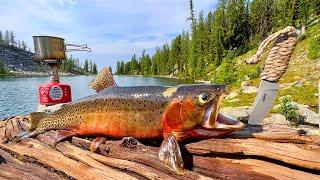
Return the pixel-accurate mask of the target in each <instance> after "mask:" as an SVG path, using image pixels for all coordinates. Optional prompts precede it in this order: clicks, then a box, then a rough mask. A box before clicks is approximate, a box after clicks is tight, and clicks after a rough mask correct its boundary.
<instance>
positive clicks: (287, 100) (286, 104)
mask: <svg viewBox="0 0 320 180" xmlns="http://www.w3.org/2000/svg"><path fill="white" fill-rule="evenodd" d="M280 101H281V104H280V108H279V110H280V113H281V114H282V115H283V116H285V117H286V119H287V120H288V121H289V122H290V123H291V125H293V126H297V125H298V124H300V123H302V122H303V121H304V119H305V117H304V116H302V115H300V113H299V112H298V107H297V106H296V105H294V104H293V103H292V98H291V96H284V97H282V98H281V99H280Z"/></svg>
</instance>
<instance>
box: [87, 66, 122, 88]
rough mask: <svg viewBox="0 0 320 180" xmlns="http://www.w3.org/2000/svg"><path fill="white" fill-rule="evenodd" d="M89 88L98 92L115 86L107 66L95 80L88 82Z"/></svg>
mask: <svg viewBox="0 0 320 180" xmlns="http://www.w3.org/2000/svg"><path fill="white" fill-rule="evenodd" d="M89 86H90V87H91V88H92V89H94V90H96V92H99V91H101V90H103V89H105V88H108V87H112V86H117V84H116V82H115V81H114V79H113V76H112V73H111V71H110V68H109V67H108V66H106V67H104V68H103V69H102V70H101V71H100V72H99V73H98V74H97V76H96V78H95V79H94V80H93V81H91V82H90V84H89Z"/></svg>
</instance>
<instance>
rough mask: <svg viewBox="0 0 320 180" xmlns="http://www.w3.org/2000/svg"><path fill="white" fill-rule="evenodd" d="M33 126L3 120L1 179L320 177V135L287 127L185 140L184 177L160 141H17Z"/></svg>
mask: <svg viewBox="0 0 320 180" xmlns="http://www.w3.org/2000/svg"><path fill="white" fill-rule="evenodd" d="M28 126H29V123H28V118H27V117H24V116H18V117H12V118H8V119H6V120H4V121H0V179H8V178H11V179H122V180H123V179H308V180H310V179H320V136H317V135H309V134H308V133H307V132H305V131H303V130H298V129H296V128H290V127H285V126H276V125H265V126H248V127H246V128H245V129H244V130H243V131H239V132H236V133H233V134H230V135H229V136H228V137H226V138H224V139H209V140H202V141H193V142H185V143H183V144H181V148H182V154H183V157H184V161H185V165H186V169H187V173H186V175H183V176H182V175H178V174H176V173H174V172H173V171H171V170H170V169H169V168H167V167H166V166H165V165H163V164H162V163H161V162H160V161H159V160H158V157H157V153H158V149H159V142H151V141H149V142H148V141H146V142H143V143H140V142H138V141H136V140H135V139H133V138H124V139H122V140H115V139H110V138H109V139H108V140H107V141H106V142H105V143H104V144H103V145H102V146H100V148H99V150H98V152H90V151H88V150H87V149H88V147H89V145H90V143H91V142H92V138H88V137H87V138H84V137H73V138H71V139H69V140H67V141H64V142H60V143H57V144H55V142H54V138H55V131H49V132H46V133H44V134H41V135H38V136H37V137H36V138H29V139H25V140H23V141H22V142H20V143H15V142H12V141H11V140H12V138H13V137H14V136H15V135H16V134H18V133H20V132H22V131H24V130H25V129H26V128H28Z"/></svg>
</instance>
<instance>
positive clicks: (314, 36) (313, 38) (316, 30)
mask: <svg viewBox="0 0 320 180" xmlns="http://www.w3.org/2000/svg"><path fill="white" fill-rule="evenodd" d="M308 35H309V36H310V40H309V41H308V46H309V47H308V58H309V59H312V60H314V59H317V58H320V24H317V25H315V26H314V27H312V28H311V29H310V31H309V33H308Z"/></svg>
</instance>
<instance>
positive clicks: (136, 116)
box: [31, 85, 239, 139]
mask: <svg viewBox="0 0 320 180" xmlns="http://www.w3.org/2000/svg"><path fill="white" fill-rule="evenodd" d="M224 92H225V86H223V85H180V86H175V87H163V86H137V87H118V86H115V87H110V88H107V89H105V90H102V91H100V92H99V93H97V94H95V95H92V96H88V97H86V98H83V99H80V100H78V101H76V102H73V103H71V104H68V105H65V106H64V107H62V108H61V109H60V110H58V111H56V112H54V113H52V114H50V115H49V116H47V117H44V118H43V119H41V120H40V121H39V122H38V123H37V125H36V126H34V129H32V128H31V130H34V131H36V132H38V133H42V132H45V131H47V130H50V129H63V130H68V131H72V132H75V135H97V136H99V135H104V136H112V137H125V136H132V137H135V138H160V137H163V136H165V135H166V134H174V135H175V137H177V139H186V138H188V137H213V136H220V135H223V134H226V133H229V132H232V131H234V130H236V129H238V128H239V127H238V126H236V127H233V126H234V125H235V124H236V122H234V121H232V122H229V121H225V120H224V122H222V123H225V124H227V125H231V126H230V127H228V128H226V127H224V126H221V121H220V122H218V121H217V118H218V107H219V103H220V101H221V97H222V94H223V93H224ZM218 119H219V118H218ZM210 129H220V131H212V130H210ZM221 130H222V131H221Z"/></svg>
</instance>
